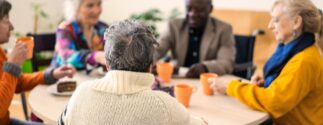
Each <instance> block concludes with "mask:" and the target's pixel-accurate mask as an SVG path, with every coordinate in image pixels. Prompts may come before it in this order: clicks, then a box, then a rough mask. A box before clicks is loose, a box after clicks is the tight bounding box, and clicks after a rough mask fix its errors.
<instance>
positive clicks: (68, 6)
mask: <svg viewBox="0 0 323 125" xmlns="http://www.w3.org/2000/svg"><path fill="white" fill-rule="evenodd" d="M81 2H82V0H65V2H64V16H65V19H66V20H74V19H76V13H77V10H78V8H79V7H80V4H81Z"/></svg>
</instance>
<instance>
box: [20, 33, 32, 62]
mask: <svg viewBox="0 0 323 125" xmlns="http://www.w3.org/2000/svg"><path fill="white" fill-rule="evenodd" d="M16 43H24V44H25V45H26V46H27V49H28V51H27V59H31V58H32V57H33V49H34V45H35V43H34V38H33V37H28V36H23V37H17V38H16Z"/></svg>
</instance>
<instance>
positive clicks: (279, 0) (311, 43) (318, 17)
mask: <svg viewBox="0 0 323 125" xmlns="http://www.w3.org/2000/svg"><path fill="white" fill-rule="evenodd" d="M271 15H272V19H271V21H270V23H269V28H270V29H271V30H272V31H273V32H274V34H275V37H276V40H277V41H278V42H279V44H278V47H277V49H276V52H275V53H274V54H273V55H272V57H270V59H269V60H268V61H267V63H266V65H265V67H264V70H263V71H264V76H258V75H254V77H253V78H252V83H254V84H248V83H243V82H240V81H237V80H230V79H225V78H217V79H215V80H214V81H213V86H214V89H216V90H217V91H218V92H220V93H223V94H225V93H226V94H227V95H229V96H233V97H236V98H237V99H239V100H240V101H241V102H243V103H245V104H246V105H248V106H249V107H250V108H252V109H255V110H259V111H263V112H267V113H269V114H270V115H271V116H272V119H273V122H274V124H277V125H322V124H323V120H322V115H323V59H322V55H321V54H320V52H319V48H318V47H317V46H316V45H315V43H318V44H319V45H322V44H320V43H321V42H323V41H322V40H323V37H322V36H323V15H322V12H321V11H320V10H318V8H317V7H316V6H315V5H314V4H313V3H312V1H311V0H276V2H275V3H274V5H273V7H272V11H271ZM315 35H316V38H315Z"/></svg>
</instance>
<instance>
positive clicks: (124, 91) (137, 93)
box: [59, 71, 204, 125]
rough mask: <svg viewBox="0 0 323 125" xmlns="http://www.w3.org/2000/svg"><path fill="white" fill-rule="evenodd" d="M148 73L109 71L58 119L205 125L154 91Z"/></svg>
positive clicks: (77, 124) (81, 123)
mask: <svg viewBox="0 0 323 125" xmlns="http://www.w3.org/2000/svg"><path fill="white" fill-rule="evenodd" d="M153 80H154V76H153V75H151V74H149V73H138V72H127V71H109V72H108V73H107V75H106V76H105V77H104V78H102V79H98V80H94V81H89V82H86V83H83V84H82V85H81V86H79V87H78V88H77V90H76V91H75V93H74V94H73V96H72V97H71V99H70V101H69V103H68V106H67V108H66V110H65V111H64V112H63V113H62V116H61V118H60V119H59V124H61V125H64V124H65V125H203V124H204V122H203V121H202V120H201V119H200V118H197V117H194V116H192V115H190V114H189V112H188V111H187V110H186V109H185V107H184V106H182V105H181V104H179V103H178V102H177V101H176V100H175V99H174V98H173V97H171V96H169V95H168V94H166V93H164V92H159V91H152V90H151V88H150V87H151V85H152V83H153Z"/></svg>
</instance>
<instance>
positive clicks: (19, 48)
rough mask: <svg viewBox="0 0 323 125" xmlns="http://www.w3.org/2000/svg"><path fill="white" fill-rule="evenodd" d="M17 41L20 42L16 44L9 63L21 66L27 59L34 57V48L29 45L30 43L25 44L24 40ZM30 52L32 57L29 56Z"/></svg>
mask: <svg viewBox="0 0 323 125" xmlns="http://www.w3.org/2000/svg"><path fill="white" fill-rule="evenodd" d="M17 40H18V41H17V42H16V44H15V46H14V48H13V50H12V52H11V53H10V54H9V57H8V62H9V63H13V64H15V65H17V66H21V65H22V64H23V63H24V61H25V60H26V59H28V58H31V57H32V49H33V46H30V45H28V44H29V43H28V42H23V41H24V40H22V39H17ZM32 44H33V42H32ZM29 51H31V57H30V55H29Z"/></svg>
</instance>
